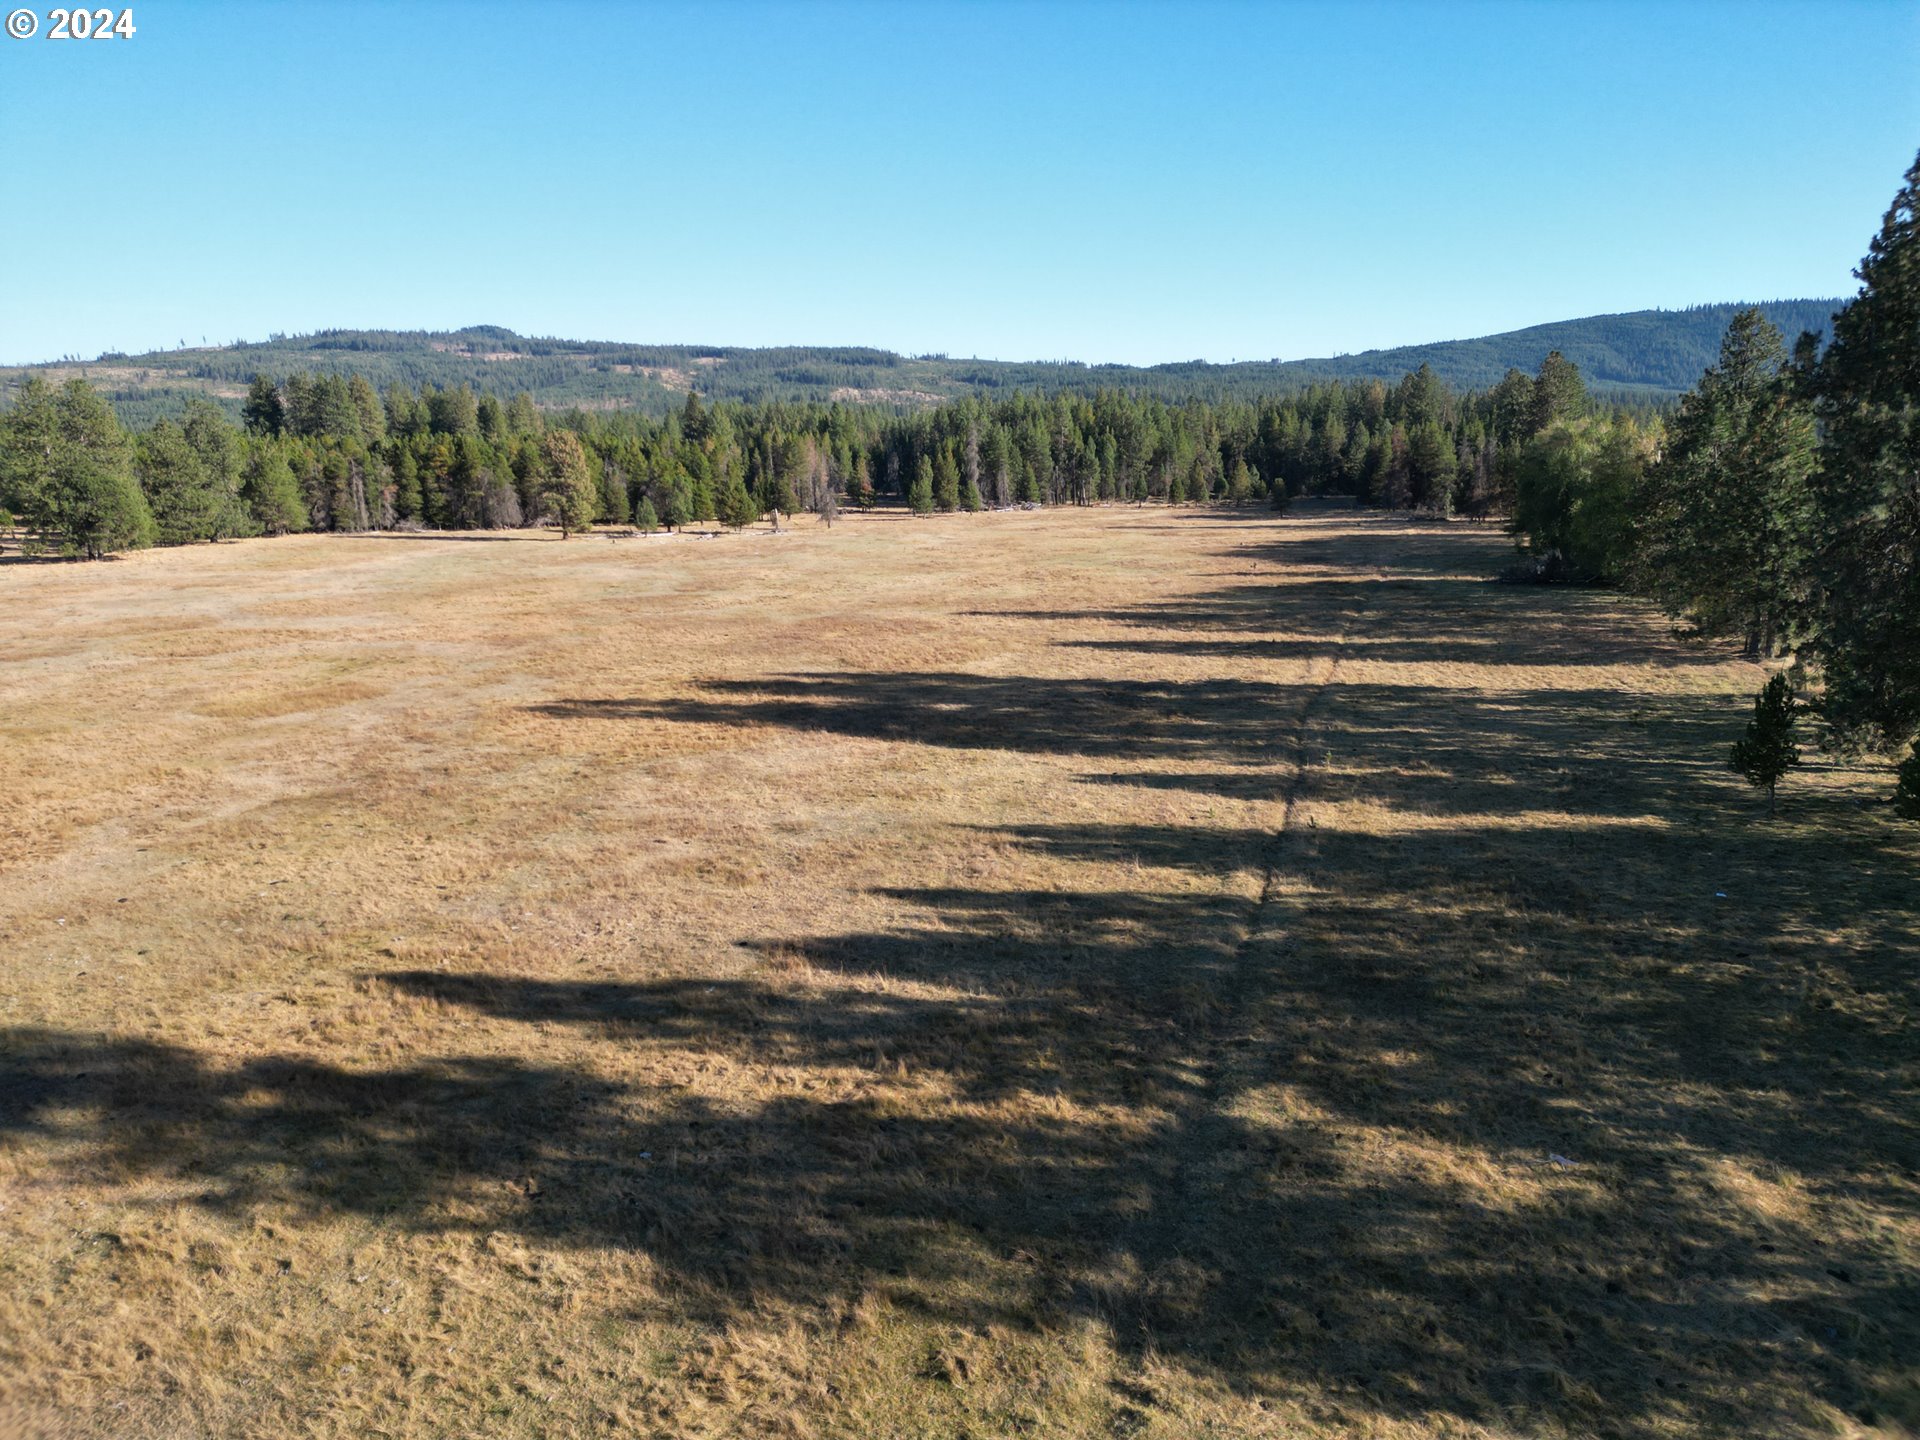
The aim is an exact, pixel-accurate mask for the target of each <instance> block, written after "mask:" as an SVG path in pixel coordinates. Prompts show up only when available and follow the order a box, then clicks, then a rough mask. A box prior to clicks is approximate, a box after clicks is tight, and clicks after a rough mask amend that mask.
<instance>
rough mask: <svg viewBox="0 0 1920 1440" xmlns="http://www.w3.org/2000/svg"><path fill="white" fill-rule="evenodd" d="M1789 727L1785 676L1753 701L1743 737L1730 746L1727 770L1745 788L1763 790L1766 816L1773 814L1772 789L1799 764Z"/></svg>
mask: <svg viewBox="0 0 1920 1440" xmlns="http://www.w3.org/2000/svg"><path fill="white" fill-rule="evenodd" d="M1793 727H1794V702H1793V686H1792V685H1791V684H1790V683H1789V682H1788V680H1787V677H1786V676H1785V675H1775V676H1774V677H1773V678H1772V679H1771V680H1769V681H1767V683H1766V686H1765V688H1763V689H1762V690H1761V691H1760V693H1759V694H1758V695H1756V696H1755V697H1754V700H1753V718H1752V719H1751V720H1749V721H1747V733H1746V734H1745V735H1743V736H1741V737H1740V739H1738V740H1736V741H1734V742H1733V753H1732V755H1731V757H1730V758H1729V761H1728V766H1729V768H1730V769H1732V770H1733V771H1735V772H1736V773H1737V774H1739V775H1740V776H1741V777H1742V778H1744V779H1745V780H1746V782H1747V783H1748V784H1749V785H1752V786H1754V787H1755V788H1756V789H1758V788H1760V787H1761V786H1765V787H1766V791H1767V814H1769V815H1772V814H1773V813H1774V787H1775V786H1777V785H1778V784H1779V783H1780V777H1781V776H1783V775H1785V774H1786V773H1787V771H1789V770H1791V769H1793V767H1794V766H1796V765H1798V764H1799V763H1800V746H1799V744H1798V742H1796V740H1795V739H1794V734H1793Z"/></svg>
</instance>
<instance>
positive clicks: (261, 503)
mask: <svg viewBox="0 0 1920 1440" xmlns="http://www.w3.org/2000/svg"><path fill="white" fill-rule="evenodd" d="M240 493H241V497H242V498H243V499H244V500H245V502H246V505H247V509H248V511H249V512H250V513H251V514H252V516H253V522H254V524H255V525H256V526H257V527H258V528H259V529H260V530H262V531H264V532H265V533H267V534H269V535H284V534H286V533H287V532H288V531H289V530H304V529H306V528H307V509H306V506H304V505H303V504H301V503H300V487H299V485H298V484H297V483H296V482H295V480H294V478H293V470H292V467H290V466H289V465H288V464H287V457H286V453H285V451H283V450H282V449H281V448H280V447H279V446H277V445H257V446H255V447H254V449H253V450H252V452H251V453H250V454H249V455H248V456H247V459H246V462H245V463H244V465H243V466H242V467H241V480H240Z"/></svg>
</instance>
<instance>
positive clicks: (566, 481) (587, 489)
mask: <svg viewBox="0 0 1920 1440" xmlns="http://www.w3.org/2000/svg"><path fill="white" fill-rule="evenodd" d="M465 388H466V387H465V386H462V387H461V389H462V390H463V391H464V390H465ZM442 393H443V394H445V393H449V392H444V391H443V392H442ZM471 393H472V392H470V391H469V392H467V394H468V396H469V398H471ZM540 458H541V476H540V488H539V492H538V494H539V499H540V517H536V518H545V519H546V520H547V521H549V522H550V523H551V524H554V525H557V526H558V527H559V528H560V538H561V539H562V540H565V539H566V538H567V537H568V536H569V535H571V534H572V533H573V532H574V531H576V530H585V529H586V528H587V527H588V526H590V525H592V524H593V506H594V485H593V474H592V472H591V470H590V469H589V468H588V466H587V452H586V450H585V448H584V447H582V445H581V444H580V437H579V436H578V435H575V434H574V433H573V432H572V431H571V430H549V431H548V432H547V433H546V434H545V435H544V436H542V437H541V440H540Z"/></svg>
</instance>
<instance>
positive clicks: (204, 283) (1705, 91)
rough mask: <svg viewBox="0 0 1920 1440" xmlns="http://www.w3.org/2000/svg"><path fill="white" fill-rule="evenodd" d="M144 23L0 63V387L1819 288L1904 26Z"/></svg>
mask: <svg viewBox="0 0 1920 1440" xmlns="http://www.w3.org/2000/svg"><path fill="white" fill-rule="evenodd" d="M8 3H9V4H11V3H13V0H8ZM34 8H36V9H37V10H38V11H39V13H40V16H41V19H42V27H41V28H42V32H43V34H44V31H45V29H46V11H47V8H48V7H47V6H45V5H44V4H42V3H40V0H35V5H34ZM117 8H118V7H116V9H117ZM132 8H133V10H134V19H135V23H136V26H137V29H138V33H137V35H136V36H135V37H134V38H133V39H132V40H130V41H112V42H99V41H87V42H78V41H69V42H54V41H48V40H44V39H39V38H36V39H33V40H28V41H16V40H11V39H5V38H0V254H3V255H4V256H5V259H6V272H7V279H6V281H5V282H4V290H0V361H10V362H18V361H26V360H40V359H48V358H52V357H54V356H57V355H60V354H65V353H75V354H79V355H82V356H87V357H91V356H92V355H94V354H96V353H97V352H99V351H100V350H102V349H126V350H140V349H147V348H151V347H154V346H159V345H172V344H174V343H175V342H177V341H179V340H182V339H184V340H186V341H187V343H189V344H198V343H199V342H200V340H201V337H202V336H205V337H207V338H208V339H210V340H212V341H216V342H218V341H226V340H232V339H235V338H248V339H259V338H263V337H264V336H265V335H266V334H268V333H269V332H271V331H285V332H298V331H305V330H312V329H316V328H321V327H326V326H381V327H393V328H407V329H412V328H451V327H456V326H459V325H464V324H473V323H493V324H502V325H508V326H511V327H512V328H514V329H516V330H520V331H522V332H526V333H533V334H547V335H563V336H569V337H577V338H593V339H618V340H644V341H662V342H680V341H699V342H714V343H723V344H742V345H761V344H782V343H814V344H834V343H865V344H875V345H882V346H886V347H888V348H891V349H897V350H902V351H907V352H914V353H918V352H926V351H946V352H948V353H951V354H955V355H980V356H992V357H997V358H1008V359H1028V358H1063V357H1064V358H1076V359H1088V360H1125V361H1135V362H1151V361H1160V360H1170V359H1190V358H1194V357H1204V358H1207V359H1213V360H1228V359H1234V358H1239V359H1252V358H1268V357H1274V356H1279V357H1287V358H1292V357H1299V356H1307V355H1321V354H1332V353H1338V352H1340V351H1349V350H1359V349H1365V348H1369V347H1373V346H1382V345H1392V344H1399V343H1406V342H1415V341H1423V340H1437V339H1448V338H1454V337H1459V336H1465V335H1475V334H1484V333H1488V332H1491V331H1498V330H1504V329H1512V328H1515V327H1518V326H1521V325H1526V324H1532V323H1535V322H1539V321H1544V320H1552V319H1561V318H1566V317H1569V316H1574V315H1584V314H1592V313H1596V312H1602V311H1612V310H1631V309H1640V308H1644V307H1648V306H1655V305H1662V306H1679V305H1686V304H1690V303H1694V302H1697V301H1711V300H1731V299H1759V298H1772V297H1776V296H1802V295H1821V294H1840V293H1851V290H1852V281H1851V279H1850V271H1851V268H1852V266H1853V265H1854V264H1855V263H1856V262H1857V261H1858V259H1859V257H1860V255H1861V254H1862V253H1863V252H1864V250H1865V248H1866V242H1867V239H1868V237H1869V236H1870V235H1871V234H1872V232H1873V230H1874V229H1875V227H1876V226H1877V225H1878V223H1879V219H1880V216H1881V214H1882V212H1883V211H1884V210H1885V208H1886V205H1887V203H1888V201H1889V200H1890V199H1891V197H1892V195H1893V191H1894V189H1895V187H1896V186H1897V185H1898V183H1899V180H1900V176H1901V173H1902V171H1903V170H1904V169H1905V168H1906V166H1907V165H1908V164H1909V163H1910V162H1911V161H1912V160H1913V158H1914V153H1915V149H1916V147H1920V5H1916V4H1914V3H1906V4H1869V3H1851V4H1839V3H1835V4H1824V5H1791V6H1772V5H1764V4H1756V3H1743V4H1736V5H1725V6H1719V5H1709V4H1680V3H1665V4H1659V5H1645V6H1641V5H1626V4H1619V5H1598V4H1595V5H1579V4H1548V3H1539V4H1504V5H1457V6H1456V5H1445V4H1440V3H1425V4H1410V5H1388V4H1377V5H1360V4H1352V5H1329V6H1321V5H1308V4H1297V5H1283V4H1272V5H1252V4H1243V5H1224V6H1223V5H1206V6H1202V5H1178V4H1172V3H1162V4H1155V5H1145V6H1136V7H1122V6H1118V5H1066V4H1058V5H1049V4H1038V3H1032V4H1024V5H988V4H966V5H944V6H943V5H931V4H926V5H921V4H907V3H890V4H876V5H855V6H847V5H826V4H818V5H799V4H794V5H760V4H756V5H748V4H738V3H710V4H703V5H689V6H678V5H674V6H668V5H661V6H645V5H637V4H635V5H617V4H610V3H609V4H598V5H595V4H574V5H560V4H537V3H532V0H526V3H519V4H511V5H489V4H476V3H463V4H446V5H436V4H427V3H411V4H404V5H403V4H399V3H395V4H392V5H375V4H345V3H338V4H292V3H282V4H234V5H223V4H214V3H185V0H144V3H135V4H134V6H133V7H132Z"/></svg>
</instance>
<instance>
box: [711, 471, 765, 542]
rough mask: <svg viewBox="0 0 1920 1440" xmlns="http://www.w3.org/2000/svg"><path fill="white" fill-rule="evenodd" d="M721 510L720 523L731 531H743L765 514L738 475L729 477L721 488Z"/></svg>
mask: <svg viewBox="0 0 1920 1440" xmlns="http://www.w3.org/2000/svg"><path fill="white" fill-rule="evenodd" d="M719 509H720V523H721V524H722V525H725V526H726V527H727V528H728V529H730V530H740V529H743V528H745V527H746V526H748V525H751V524H753V522H754V521H756V520H758V519H759V518H760V517H761V515H762V514H764V513H765V512H764V511H762V510H761V508H760V505H759V502H758V501H756V500H755V499H754V498H753V496H751V495H750V494H748V493H747V486H746V482H745V481H744V480H742V479H741V478H740V477H739V476H738V475H729V476H728V477H727V479H726V483H725V484H723V485H722V486H721V487H720V500H719Z"/></svg>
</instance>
